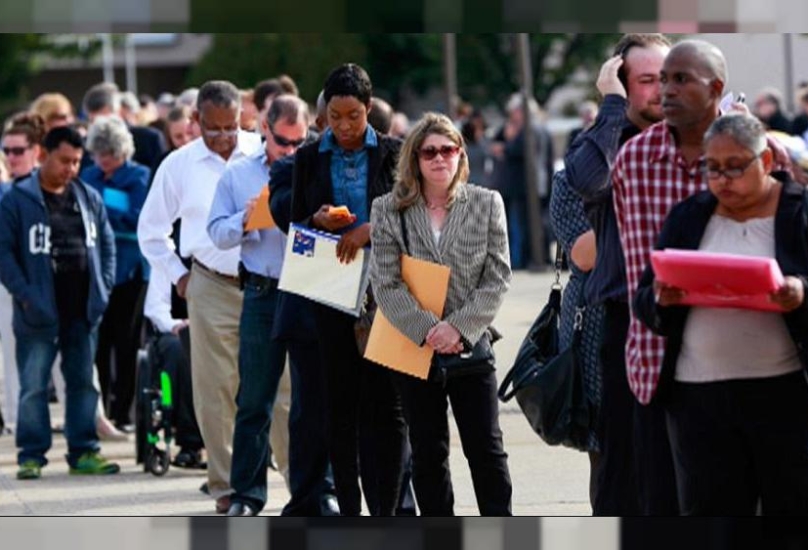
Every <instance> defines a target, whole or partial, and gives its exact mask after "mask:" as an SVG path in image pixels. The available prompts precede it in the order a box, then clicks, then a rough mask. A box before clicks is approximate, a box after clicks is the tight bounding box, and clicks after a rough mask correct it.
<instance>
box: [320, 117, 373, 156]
mask: <svg viewBox="0 0 808 550" xmlns="http://www.w3.org/2000/svg"><path fill="white" fill-rule="evenodd" d="M378 146H379V140H378V138H377V137H376V132H374V131H373V128H371V127H370V124H368V127H367V128H366V129H365V143H364V145H363V149H368V148H370V147H378ZM318 151H319V152H320V153H325V152H327V151H331V152H332V153H344V152H345V149H343V148H342V147H340V146H339V144H337V140H336V138H334V132H332V131H331V128H327V129H326V131H325V133H324V134H323V139H321V140H320V147H319V149H318Z"/></svg>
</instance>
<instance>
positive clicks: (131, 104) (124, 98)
mask: <svg viewBox="0 0 808 550" xmlns="http://www.w3.org/2000/svg"><path fill="white" fill-rule="evenodd" d="M120 98H121V105H123V106H124V107H126V108H127V109H129V110H130V111H132V112H133V113H135V114H137V113H139V112H140V100H138V98H137V96H136V95H135V94H134V92H121V94H120Z"/></svg>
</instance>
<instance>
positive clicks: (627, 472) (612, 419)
mask: <svg viewBox="0 0 808 550" xmlns="http://www.w3.org/2000/svg"><path fill="white" fill-rule="evenodd" d="M605 306H606V314H605V319H604V330H603V344H602V346H601V356H600V359H601V368H602V369H603V397H602V401H601V409H600V416H599V418H598V428H597V429H598V439H599V440H600V448H601V452H600V456H599V457H598V459H597V460H595V461H593V462H592V474H591V483H590V498H591V501H592V513H593V514H594V515H595V516H633V515H637V514H639V513H640V506H639V499H638V495H637V479H636V469H635V467H634V460H635V456H634V430H633V428H632V426H633V422H634V407H635V403H636V400H635V398H634V394H632V393H631V390H630V389H629V386H628V378H627V377H626V353H625V347H626V336H627V334H628V323H629V312H628V305H627V304H626V303H624V302H613V301H612V302H606V304H605Z"/></svg>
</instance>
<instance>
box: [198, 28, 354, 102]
mask: <svg viewBox="0 0 808 550" xmlns="http://www.w3.org/2000/svg"><path fill="white" fill-rule="evenodd" d="M348 61H351V62H354V63H358V64H360V65H363V66H366V65H367V63H368V54H367V48H366V43H365V41H364V40H363V39H362V37H361V35H351V34H322V33H320V34H314V33H311V34H269V33H266V34H219V35H215V36H214V38H213V44H212V45H211V48H210V49H209V50H208V51H207V52H206V53H205V55H204V56H203V57H202V59H200V61H199V63H197V65H196V66H195V67H194V68H193V70H192V71H191V72H190V74H189V76H188V80H187V82H188V85H189V86H199V85H200V84H202V83H203V82H205V81H206V80H211V79H226V80H229V81H231V82H232V83H233V84H235V85H236V86H238V87H240V88H251V87H253V86H254V85H255V84H256V83H258V82H260V81H261V80H264V79H267V78H271V77H274V76H277V75H279V74H284V73H285V74H288V75H290V76H291V77H292V78H294V80H295V82H296V83H297V85H298V87H299V88H300V93H301V95H302V96H303V97H304V98H306V99H309V100H313V99H314V98H316V97H317V94H318V93H319V91H320V88H322V85H323V80H324V79H325V77H326V76H327V75H328V72H329V71H330V70H331V69H332V68H334V67H335V66H337V65H339V64H341V63H345V62H348Z"/></svg>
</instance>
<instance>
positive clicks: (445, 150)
mask: <svg viewBox="0 0 808 550" xmlns="http://www.w3.org/2000/svg"><path fill="white" fill-rule="evenodd" d="M459 153H460V147H459V146H458V145H442V146H440V147H433V146H429V147H424V148H423V149H420V150H419V151H418V156H419V157H420V158H422V159H423V160H432V159H434V158H435V157H437V156H438V155H440V156H442V157H443V158H444V159H445V160H449V159H450V158H452V157H454V156H457V155H458V154H459Z"/></svg>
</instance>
